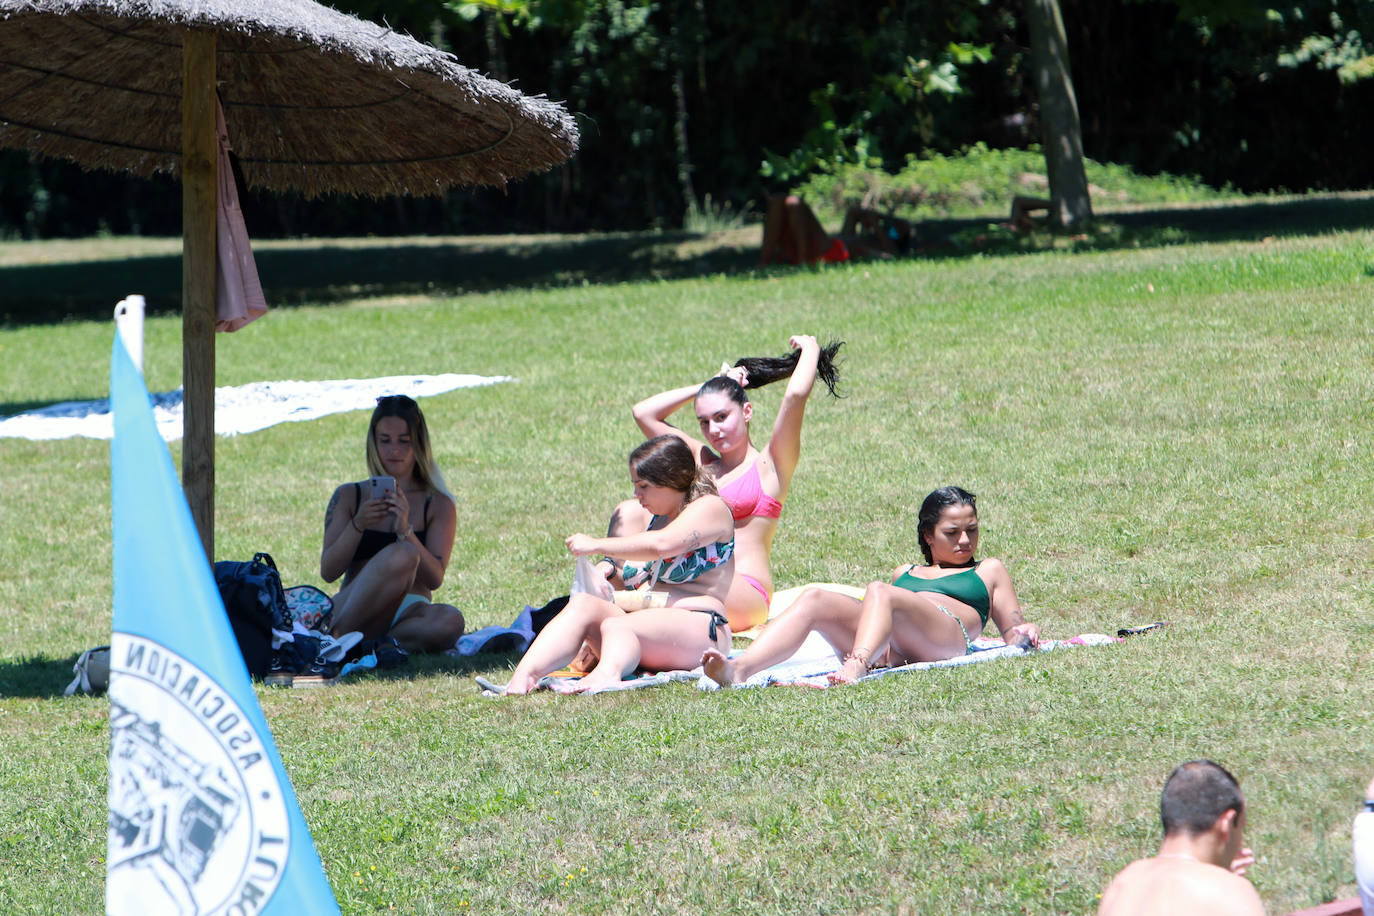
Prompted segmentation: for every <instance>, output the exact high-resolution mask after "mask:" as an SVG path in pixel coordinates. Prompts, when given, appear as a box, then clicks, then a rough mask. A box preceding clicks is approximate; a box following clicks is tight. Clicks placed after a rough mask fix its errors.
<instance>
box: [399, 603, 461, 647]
mask: <svg viewBox="0 0 1374 916" xmlns="http://www.w3.org/2000/svg"><path fill="white" fill-rule="evenodd" d="M464 625H465V621H464V620H463V612H462V611H460V610H458V609H457V608H456V607H454V606H453V605H451V604H416V605H412V606H411V607H409V608H406V612H405V613H404V614H402V615H401V619H400V620H398V621H396V625H395V626H393V627H392V628H391V631H390V633H389V634H388V635H390V636H391V637H392V638H394V639H395V640H396V642H397V643H399V644H400V646H401V648H402V649H405V650H406V651H407V652H445V651H447V650H449V649H452V648H453V647H454V646H455V645H457V644H458V637H460V636H462V635H463V627H464Z"/></svg>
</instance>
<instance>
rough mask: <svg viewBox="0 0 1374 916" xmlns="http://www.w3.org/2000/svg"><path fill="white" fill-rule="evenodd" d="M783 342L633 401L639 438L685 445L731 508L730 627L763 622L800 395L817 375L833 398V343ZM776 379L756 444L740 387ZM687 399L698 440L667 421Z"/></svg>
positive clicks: (802, 404)
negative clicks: (770, 415) (769, 420)
mask: <svg viewBox="0 0 1374 916" xmlns="http://www.w3.org/2000/svg"><path fill="white" fill-rule="evenodd" d="M788 345H789V346H790V347H792V348H793V350H792V352H791V353H789V354H788V355H787V356H784V357H780V358H772V359H770V358H752V359H741V360H740V361H739V362H737V363H735V366H734V367H733V368H730V369H726V370H724V371H723V372H721V374H720V375H717V376H716V377H715V378H712V379H708V380H707V382H706V383H705V384H704V385H699V386H698V385H687V386H684V387H682V388H674V389H672V390H671V391H664V392H662V393H660V394H656V395H654V396H653V397H651V398H646V399H644V400H643V401H640V402H639V403H638V404H636V405H635V406H634V418H635V422H636V423H638V424H639V428H640V429H641V430H643V431H644V435H646V436H662V435H675V436H677V437H678V438H680V439H682V440H683V441H684V442H686V443H687V444H688V445H689V446H691V448H692V453H693V454H694V455H696V459H697V462H698V464H699V465H700V466H701V467H702V468H704V469H705V470H706V471H707V472H708V473H709V474H711V476H712V477H713V478H714V479H715V484H716V490H717V491H718V492H719V493H720V496H721V498H722V499H724V500H725V502H726V503H727V504H729V506H730V512H731V514H732V515H733V516H734V518H735V532H736V533H735V578H734V581H733V582H732V583H731V585H730V592H729V594H728V595H727V597H726V599H725V610H726V614H727V616H728V617H729V619H730V628H731V629H732V630H734V631H735V632H739V631H741V630H747V629H749V628H750V627H755V626H758V625H759V624H761V623H764V622H765V621H766V620H767V619H768V603H769V601H771V600H772V597H773V575H772V573H771V571H770V570H769V555H770V553H771V551H772V547H773V535H774V533H775V532H776V531H777V530H778V517H779V516H780V515H781V514H782V504H783V501H784V500H786V499H787V489H788V486H789V485H790V484H791V483H792V474H793V472H794V471H795V470H796V469H797V461H798V460H799V459H800V458H801V429H802V417H803V415H804V414H805V412H806V400H807V398H808V397H810V395H811V388H812V386H813V385H814V384H815V382H816V377H817V376H818V375H819V376H820V378H821V380H822V381H823V382H825V385H826V387H827V388H828V389H829V390H830V393H831V394H832V395H833V394H835V385H836V382H837V381H838V377H837V375H836V371H835V364H834V359H835V354H836V353H837V352H838V351H839V349H840V346H841V344H840V343H832V344H830V345H829V346H828V347H825V348H824V349H822V347H821V346H820V344H818V343H817V342H816V338H814V337H812V336H810V335H807V334H797V335H794V336H793V337H792V338H791V340H789V341H788ZM782 378H786V379H787V380H788V382H787V390H786V391H785V392H783V396H782V405H781V406H780V407H779V408H778V415H777V417H776V419H774V421H773V432H772V434H771V435H770V436H769V437H768V443H767V444H766V445H765V446H764V447H763V448H762V449H756V448H754V445H753V443H751V442H750V441H749V420H750V418H751V417H752V416H753V415H754V405H753V404H751V403H749V398H748V397H746V396H745V394H744V389H745V388H758V387H760V386H761V385H766V384H768V383H769V382H774V381H777V380H778V379H782ZM689 401H691V402H693V404H694V406H695V409H696V417H697V426H698V427H699V428H700V429H701V435H702V438H703V439H704V440H705V441H704V442H703V441H701V440H698V439H694V438H692V437H691V436H689V435H688V434H687V433H685V432H683V431H682V430H679V429H677V428H676V427H674V426H672V425H670V424H669V423H668V418H669V417H670V416H672V415H673V414H674V413H675V412H676V411H677V410H678V409H679V408H680V407H682V406H683V405H685V404H687V403H688V402H689ZM621 511H627V512H633V511H634V507H633V506H628V505H625V506H622V507H621V509H620V510H618V511H617V515H618V516H619V514H620V512H621ZM623 521H625V522H628V521H629V520H628V519H626V520H623ZM612 524H613V526H614V525H616V524H617V522H615V521H613V523H612ZM641 527H642V526H641Z"/></svg>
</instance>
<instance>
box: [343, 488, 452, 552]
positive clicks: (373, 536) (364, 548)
mask: <svg viewBox="0 0 1374 916" xmlns="http://www.w3.org/2000/svg"><path fill="white" fill-rule="evenodd" d="M362 495H363V488H362V486H361V485H359V484H356V483H355V484H354V485H353V499H354V505H356V506H361V505H362V502H361V500H362ZM433 498H434V494H432V493H431V494H430V495H428V496H426V497H425V507H424V509H423V510H421V513H420V514H421V516H422V518H421V519H420V521H421V522H422V523H426V524H427V523H428V521H429V501H430V500H431V499H433ZM412 527H413V526H412ZM415 536H416V537H417V538H419V539H420V543H421V544H424V546H425V547H426V548H428V547H429V545H428V544H425V529H424V528H416V529H415ZM394 543H396V535H395V533H394V532H391V531H377V530H375V529H372V528H368V529H366V530H365V531H364V532H363V536H362V537H360V538H358V546H357V547H355V548H354V549H353V559H352V560H350V561H349V563H348V568H349V569H358V568H359V567H361V566H362V565H363V564H364V563H366V562H367V561H368V560H370V559H372V558H373V557H375V556H376V555H377V554H379V553H381V552H382V548H383V547H385V546H386V545H387V544H394Z"/></svg>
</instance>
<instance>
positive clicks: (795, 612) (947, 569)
mask: <svg viewBox="0 0 1374 916" xmlns="http://www.w3.org/2000/svg"><path fill="white" fill-rule="evenodd" d="M916 533H917V538H918V539H919V540H920V544H921V553H922V554H924V555H925V564H924V565H918V564H915V563H908V564H906V565H903V566H899V567H897V569H896V570H895V571H894V572H893V574H892V581H891V582H890V583H889V582H871V583H869V585H868V589H867V592H866V593H865V594H864V597H863V600H862V601H860V600H858V599H856V598H851V597H849V596H848V595H842V594H839V593H838V592H833V591H829V590H827V589H823V588H809V589H807V590H806V591H804V592H803V593H802V595H801V597H800V598H798V599H797V601H796V603H795V604H793V605H792V607H791V608H789V609H788V610H787V611H786V612H784V613H783V614H782V615H781V616H779V617H777V618H776V619H775V620H773V621H771V622H770V623H769V624H768V626H767V627H765V628H764V631H763V633H762V634H761V635H760V636H759V638H758V639H756V640H754V642H753V644H752V645H751V646H750V647H749V648H748V650H746V651H745V652H744V653H743V654H741V655H740V656H738V657H736V658H733V659H732V658H728V657H727V653H725V652H721V651H719V650H718V649H707V650H706V651H705V653H703V654H702V657H701V665H702V668H703V669H704V670H705V672H706V674H707V676H709V677H710V678H711V679H712V680H714V681H716V682H717V683H719V684H722V685H729V684H734V683H739V682H742V681H745V680H747V679H748V678H749V677H750V676H751V675H753V674H754V673H756V672H758V671H762V670H763V669H764V668H768V667H771V666H773V665H775V664H777V663H778V662H781V661H783V660H784V659H786V658H788V657H789V656H791V655H792V654H793V653H794V652H796V651H797V649H798V648H799V647H800V646H801V644H802V643H803V642H804V641H805V640H806V637H807V636H808V635H810V634H811V633H812V632H818V633H820V634H821V635H822V636H824V637H825V639H826V641H827V642H829V643H830V645H831V646H833V647H834V648H835V653H836V654H837V655H842V656H843V657H844V665H843V667H841V668H840V670H839V671H837V672H836V673H834V674H833V675H831V680H832V681H834V682H837V683H851V682H853V681H856V680H858V679H859V678H861V677H863V676H864V675H865V674H868V672H869V671H870V670H872V669H873V668H874V667H878V666H881V665H904V664H909V663H912V662H931V661H939V660H941V659H946V658H954V657H955V656H959V655H965V654H967V653H968V652H970V651H971V650H972V646H973V640H974V638H976V637H977V636H978V635H979V634H980V633H982V632H983V627H985V626H986V625H987V622H988V620H992V621H993V622H994V623H995V624H997V629H998V630H999V631H1001V634H1002V638H1003V639H1004V640H1006V642H1007V644H1008V645H1016V644H1020V645H1025V646H1036V645H1039V643H1040V628H1039V627H1038V626H1036V625H1035V624H1033V623H1027V622H1025V620H1023V619H1022V617H1021V605H1020V603H1019V602H1018V601H1017V599H1016V589H1015V588H1014V587H1013V586H1012V584H1011V574H1010V573H1008V572H1007V568H1006V566H1004V565H1003V564H1002V561H1001V560H997V559H994V558H992V557H986V558H984V559H982V560H978V559H976V553H977V550H978V505H977V502H976V500H975V497H974V495H973V494H972V493H970V492H968V491H967V490H964V489H961V488H960V487H954V486H948V487H941V488H940V489H938V490H936V491H935V492H933V493H931V494H930V495H929V496H927V497H926V498H925V501H924V502H922V503H921V510H920V514H919V516H918V520H917V529H916Z"/></svg>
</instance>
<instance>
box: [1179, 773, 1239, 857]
mask: <svg viewBox="0 0 1374 916" xmlns="http://www.w3.org/2000/svg"><path fill="white" fill-rule="evenodd" d="M1159 816H1160V820H1162V821H1163V822H1164V835H1165V836H1166V837H1168V836H1176V835H1178V834H1186V835H1187V836H1190V837H1197V836H1200V835H1202V834H1205V833H1209V832H1210V833H1215V834H1216V836H1215V839H1216V843H1217V845H1218V853H1219V856H1224V857H1225V862H1227V863H1229V862H1230V861H1231V859H1232V858H1233V857H1234V856H1235V855H1236V854H1237V853H1238V852H1239V851H1240V848H1241V846H1242V845H1243V841H1242V838H1241V831H1242V829H1243V828H1244V826H1245V796H1244V795H1242V794H1241V792H1240V784H1239V783H1238V782H1236V777H1234V776H1232V775H1231V774H1230V773H1228V772H1227V771H1226V769H1225V768H1224V767H1222V766H1220V765H1219V764H1216V763H1213V762H1212V761H1210V760H1190V761H1188V762H1187V763H1184V764H1180V765H1179V766H1178V768H1177V769H1175V770H1174V771H1173V772H1172V773H1170V774H1169V778H1168V780H1166V781H1165V783H1164V794H1163V796H1162V797H1161V798H1160V800H1159Z"/></svg>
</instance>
